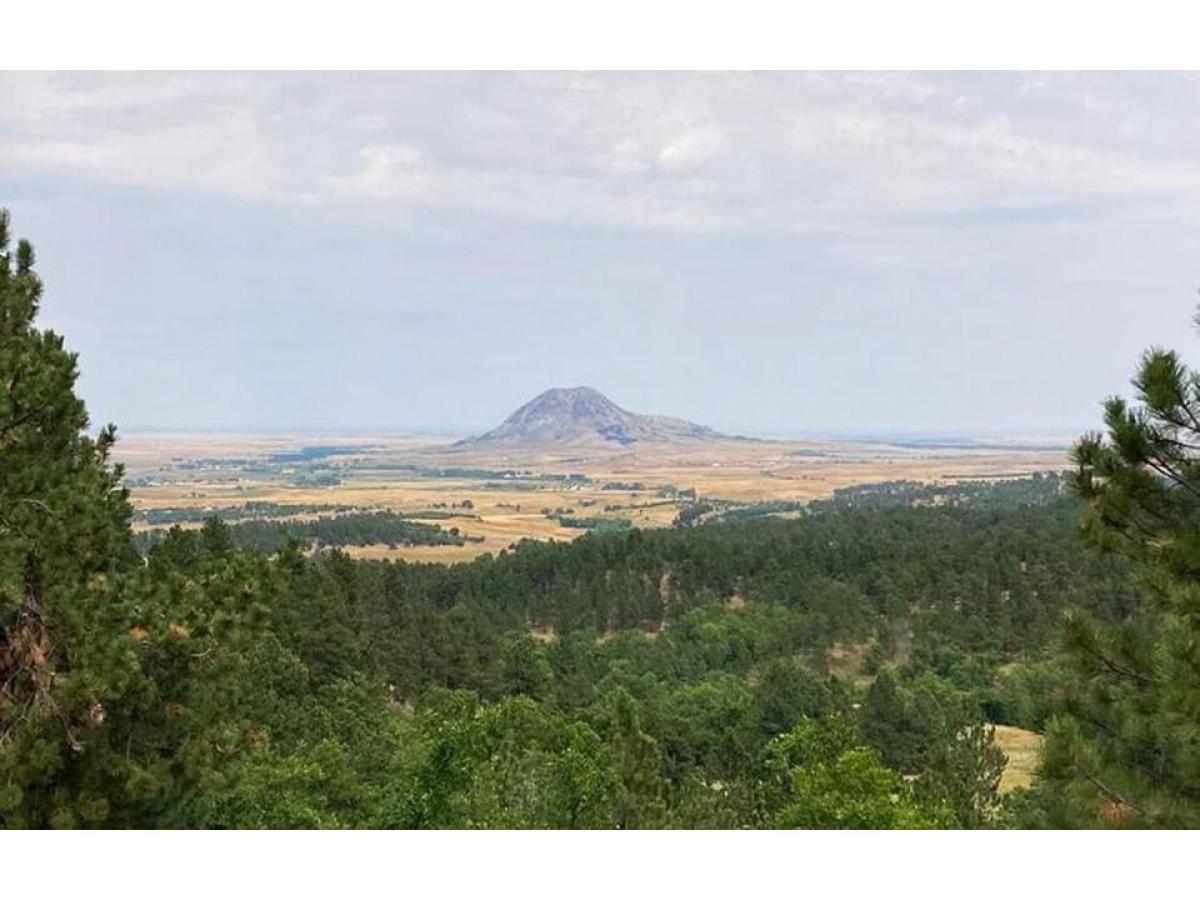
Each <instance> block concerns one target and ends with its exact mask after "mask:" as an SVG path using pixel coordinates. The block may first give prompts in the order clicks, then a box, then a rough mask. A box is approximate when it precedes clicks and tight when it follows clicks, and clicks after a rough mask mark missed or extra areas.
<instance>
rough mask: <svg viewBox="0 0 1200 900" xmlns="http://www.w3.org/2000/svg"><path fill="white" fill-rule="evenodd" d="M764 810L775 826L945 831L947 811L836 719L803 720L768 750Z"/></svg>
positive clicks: (950, 819)
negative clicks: (918, 791) (917, 791)
mask: <svg viewBox="0 0 1200 900" xmlns="http://www.w3.org/2000/svg"><path fill="white" fill-rule="evenodd" d="M764 768H765V771H766V772H767V773H768V776H767V784H768V785H769V788H768V789H767V791H768V793H767V808H768V812H769V815H770V816H771V821H772V823H773V825H774V827H776V828H856V829H864V828H871V829H877V828H946V827H950V826H951V825H952V823H953V817H952V816H951V814H950V812H949V811H948V810H947V809H945V808H943V807H941V806H938V805H936V804H931V803H927V802H923V801H922V800H921V799H920V798H919V797H918V796H917V795H916V794H915V793H914V791H913V789H912V787H911V786H910V785H909V783H908V782H907V781H905V779H904V778H903V777H902V776H901V775H900V774H899V773H897V772H895V771H893V770H891V769H888V768H887V767H886V766H885V765H884V764H883V763H882V761H880V759H879V757H878V756H877V755H876V753H875V752H874V751H873V750H871V749H870V748H868V747H864V746H861V745H859V744H858V743H857V741H856V738H855V733H854V726H853V724H852V723H851V722H850V721H849V720H847V719H845V718H844V717H841V716H830V717H828V718H825V719H810V720H806V721H804V722H801V723H800V724H799V725H797V726H796V727H795V728H794V729H792V730H791V731H789V732H788V733H787V734H784V735H781V736H780V737H778V738H776V739H775V740H774V741H772V742H771V744H770V745H769V746H768V748H767V756H766V761H765V766H764Z"/></svg>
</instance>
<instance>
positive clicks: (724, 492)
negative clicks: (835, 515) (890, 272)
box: [117, 434, 1066, 562]
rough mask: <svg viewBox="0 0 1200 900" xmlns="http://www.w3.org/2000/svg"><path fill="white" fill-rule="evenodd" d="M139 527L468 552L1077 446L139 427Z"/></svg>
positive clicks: (132, 451) (1012, 473)
mask: <svg viewBox="0 0 1200 900" xmlns="http://www.w3.org/2000/svg"><path fill="white" fill-rule="evenodd" d="M117 455H118V459H119V460H120V461H121V462H123V463H124V464H125V466H126V476H127V483H128V484H129V485H130V487H131V490H132V501H133V504H134V507H135V509H136V510H137V514H138V518H137V520H135V523H134V527H135V529H136V530H139V531H145V530H148V529H155V528H162V527H164V525H163V523H164V521H167V520H169V521H171V523H172V524H174V523H178V524H180V525H181V526H182V527H184V528H190V527H198V526H199V524H200V522H201V520H202V519H203V518H204V516H205V515H207V514H217V515H220V516H222V517H223V518H225V519H227V520H229V521H242V520H244V519H245V518H246V517H247V515H248V514H252V515H253V517H254V518H256V519H261V518H269V519H274V520H282V521H287V520H298V521H304V520H311V519H312V518H315V517H322V516H333V515H339V514H345V513H346V512H349V511H383V510H386V511H389V512H394V513H399V514H402V515H404V516H405V517H408V518H410V519H412V520H413V521H417V522H426V523H429V524H432V525H436V526H440V527H443V528H446V529H449V528H456V529H457V530H458V531H459V532H460V533H462V534H463V535H465V536H466V538H467V539H466V540H464V541H462V542H461V543H446V544H435V545H420V544H417V545H403V544H401V545H395V546H389V545H386V544H376V545H359V546H350V547H347V548H346V550H347V552H348V553H349V554H350V555H352V556H356V557H360V558H369V559H385V558H390V559H409V560H424V561H436V562H454V561H461V560H466V559H470V558H473V557H475V556H478V555H481V554H484V553H496V552H498V551H500V550H503V549H506V548H509V547H511V546H512V545H513V544H515V543H516V542H518V541H520V540H522V539H526V538H528V539H534V540H557V541H563V540H571V539H573V538H575V537H578V536H579V535H581V534H583V533H585V531H586V530H588V528H587V527H584V526H588V527H597V526H600V527H603V526H605V525H612V526H613V527H627V526H633V527H639V528H655V527H665V526H669V525H671V524H672V523H673V522H675V521H676V517H677V516H679V515H680V513H681V512H684V511H685V510H688V509H689V508H691V509H693V510H695V509H700V508H704V509H707V508H709V507H712V508H714V509H715V510H717V511H720V510H733V509H742V508H745V507H753V506H755V505H761V504H768V503H771V504H778V505H779V506H780V510H781V514H784V515H786V514H787V513H786V509H788V508H789V507H790V506H793V505H799V504H802V503H804V502H807V501H811V500H815V499H821V498H825V497H829V496H831V495H832V493H833V492H834V491H835V490H837V489H839V488H845V487H849V486H853V485H862V484H874V483H881V482H893V481H916V482H922V483H928V484H943V483H953V482H960V481H977V480H1003V479H1007V478H1013V477H1020V476H1025V475H1028V474H1030V473H1033V472H1039V471H1055V470H1061V469H1062V468H1064V467H1065V465H1066V459H1065V452H1064V451H1063V450H1060V449H1055V448H1053V447H1052V446H1047V447H1027V446H940V447H939V446H932V447H930V446H902V445H898V444H882V443H865V442H854V443H851V442H841V443H837V442H795V441H739V442H733V441H730V442H720V443H711V444H697V445H682V444H675V443H669V444H667V443H665V444H650V445H638V446H637V447H635V448H628V449H627V448H619V449H617V450H614V449H612V448H610V447H606V446H587V445H585V446H581V447H572V448H565V449H559V450H556V451H555V452H547V451H545V450H540V451H539V450H524V451H522V450H511V451H509V450H506V451H505V452H498V451H496V450H495V449H494V448H489V449H488V450H486V451H484V450H479V449H475V448H470V447H462V446H459V445H457V444H456V443H455V442H454V440H453V438H449V437H411V436H387V435H385V436H345V435H271V436H262V435H207V434H201V435H185V434H177V435H139V434H135V435H127V436H123V438H122V440H121V441H120V442H119V444H118V453H117Z"/></svg>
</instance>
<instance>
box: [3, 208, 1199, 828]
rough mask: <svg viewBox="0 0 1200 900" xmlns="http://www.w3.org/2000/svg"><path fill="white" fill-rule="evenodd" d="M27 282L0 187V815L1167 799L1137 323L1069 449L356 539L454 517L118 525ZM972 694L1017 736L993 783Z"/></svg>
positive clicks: (995, 819)
mask: <svg viewBox="0 0 1200 900" xmlns="http://www.w3.org/2000/svg"><path fill="white" fill-rule="evenodd" d="M41 292H42V283H41V280H40V279H39V277H38V275H37V273H36V268H35V261H34V254H33V249H32V247H31V246H30V245H29V244H28V243H27V242H24V241H20V242H16V243H15V244H13V242H12V241H10V239H9V235H8V217H7V215H6V214H5V215H0V381H2V382H3V383H4V384H5V386H6V390H5V391H4V392H3V394H0V824H3V825H4V826H7V827H11V828H42V827H55V828H72V827H104V828H555V829H558V828H564V829H565V828H620V829H635V828H738V829H741V828H860V829H861V828H870V829H876V828H939V829H940V828H1074V827H1112V828H1146V827H1195V826H1196V825H1197V824H1200V640H1198V634H1197V624H1198V621H1197V620H1198V617H1200V526H1198V525H1197V522H1200V518H1198V516H1197V513H1198V512H1200V467H1198V465H1197V462H1196V450H1197V448H1198V447H1200V378H1198V377H1197V376H1196V375H1195V374H1193V373H1191V372H1190V371H1188V370H1187V369H1186V368H1185V367H1184V366H1183V364H1182V363H1181V362H1180V360H1179V358H1178V356H1177V355H1175V354H1174V353H1172V352H1169V351H1163V350H1152V351H1150V352H1148V353H1147V354H1146V356H1145V358H1144V359H1143V361H1142V364H1141V366H1140V368H1139V370H1138V372H1137V374H1136V376H1135V379H1134V387H1135V390H1136V392H1137V398H1138V401H1137V405H1134V406H1131V405H1129V404H1128V403H1126V402H1125V401H1123V400H1121V399H1119V398H1112V399H1109V400H1108V401H1106V403H1105V407H1104V413H1105V424H1106V428H1107V433H1106V434H1104V435H1100V434H1090V435H1085V436H1084V437H1083V438H1081V439H1080V441H1079V442H1078V444H1077V445H1076V447H1075V449H1074V457H1075V464H1076V468H1075V470H1073V471H1071V472H1067V473H1046V474H1045V475H1041V476H1038V477H1035V478H1032V479H1021V480H1011V481H1003V482H995V483H968V484H963V485H958V486H945V485H938V486H934V485H920V484H911V483H890V484H884V485H869V486H862V487H859V488H853V489H848V490H845V491H840V492H838V493H837V494H835V496H833V497H832V498H830V499H829V500H825V501H820V502H815V503H811V504H808V505H807V506H804V507H802V508H794V507H788V508H787V509H774V508H771V509H763V510H760V511H759V512H760V513H761V514H758V515H752V514H750V513H744V512H743V513H739V514H737V515H726V516H724V518H723V520H722V519H721V518H720V517H718V518H716V519H713V518H711V517H709V518H706V517H705V513H707V512H710V511H711V509H709V510H698V511H696V512H695V513H694V514H689V515H687V516H681V521H679V522H678V523H677V525H676V527H673V528H663V529H649V530H642V529H637V528H628V529H624V528H622V529H613V530H608V529H594V530H592V531H590V532H588V533H586V534H584V535H583V536H581V537H579V538H578V539H576V540H574V541H572V542H569V543H552V542H534V541H524V542H522V543H520V544H519V545H517V546H516V547H515V548H514V549H513V550H512V551H506V552H500V553H498V554H497V555H495V556H494V557H493V556H484V557H481V558H479V559H477V560H475V561H472V562H468V563H458V564H454V565H440V564H431V563H406V562H386V561H355V560H352V559H350V558H349V557H348V556H347V555H345V554H344V553H342V552H340V551H339V550H338V549H337V546H336V545H337V544H339V543H341V544H345V543H353V542H355V541H357V540H363V541H368V540H369V541H372V542H373V541H380V540H383V541H387V540H396V541H404V540H435V539H437V540H441V539H461V537H459V536H457V535H455V534H454V533H453V532H450V531H446V532H442V531H440V529H438V528H437V527H436V526H431V525H420V524H419V523H413V522H410V521H408V520H404V519H402V518H401V517H398V516H394V517H389V516H388V515H387V514H347V515H346V516H338V517H335V518H329V519H323V520H319V522H317V523H312V522H309V523H303V522H301V523H294V524H293V523H289V524H288V525H286V526H285V525H282V524H281V523H271V522H266V521H261V520H256V519H253V518H251V519H248V520H247V521H244V522H239V523H235V524H229V523H226V522H223V521H222V520H220V519H217V518H210V519H208V520H207V521H206V522H205V523H204V525H203V527H201V528H199V529H191V530H187V529H184V528H182V527H179V524H178V523H175V524H172V526H171V527H170V528H169V529H165V530H163V531H162V533H161V534H158V535H156V537H155V539H153V540H145V539H141V540H138V539H135V537H134V533H133V531H132V530H131V527H130V526H131V521H132V518H133V512H132V509H131V507H130V504H129V497H128V488H127V486H126V485H125V484H124V483H123V472H122V470H121V467H120V466H119V465H116V464H114V463H113V462H112V459H111V454H112V449H113V446H114V443H115V441H116V440H117V437H116V431H115V429H114V428H112V427H111V426H109V427H105V428H102V429H100V430H99V431H91V430H90V428H91V423H90V422H89V420H88V417H87V413H86V410H85V407H84V404H83V402H82V400H81V399H80V398H79V396H78V395H77V393H76V390H75V383H76V379H77V376H78V360H77V358H76V356H75V355H74V354H72V353H71V352H69V351H68V349H67V348H66V345H65V343H64V340H63V338H62V337H61V336H59V335H57V334H55V333H53V332H51V331H47V330H42V329H40V328H39V327H38V326H37V322H36V320H37V313H38V308H39V303H40V298H41ZM700 505H701V504H700V503H697V506H696V507H692V508H691V509H698V507H699V506H700ZM778 513H786V514H787V517H786V518H783V517H780V516H779V515H778ZM163 524H168V523H167V522H164V523H163ZM413 528H418V529H421V530H420V532H419V533H418V532H413V531H412V530H411V529H413ZM381 535H382V536H381ZM314 543H315V544H317V545H319V546H316V547H314V546H313V545H314ZM847 659H853V660H854V661H855V662H854V664H853V665H847V663H846V660H847ZM997 725H1017V726H1020V727H1022V728H1026V729H1030V730H1032V731H1036V732H1038V733H1040V734H1043V735H1044V736H1045V744H1044V749H1043V751H1042V758H1041V760H1040V765H1039V767H1038V772H1037V774H1036V777H1035V779H1034V780H1033V783H1032V784H1031V785H1030V786H1028V787H1026V788H1023V789H1020V790H1017V791H1014V792H1011V793H1008V794H1004V795H1002V794H1001V793H1000V791H999V783H1000V777H1001V772H1002V770H1003V768H1004V765H1005V759H1004V755H1003V753H1002V752H1001V751H1000V749H999V748H998V747H997V746H996V742H995V735H994V727H995V726H997Z"/></svg>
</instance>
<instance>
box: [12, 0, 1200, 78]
mask: <svg viewBox="0 0 1200 900" xmlns="http://www.w3.org/2000/svg"><path fill="white" fill-rule="evenodd" d="M1193 9H1194V5H1190V4H1186V3H1183V2H1177V0H1176V2H1168V0H1139V2H1137V3H1130V2H1119V3H1118V2H1112V0H1004V2H1000V0H992V2H972V0H903V2H901V0H837V2H830V0H820V2H813V0H793V2H786V0H770V2H768V0H737V2H723V3H715V2H710V0H606V2H591V3H587V2H578V0H574V2H572V0H503V2H497V0H436V2H427V3H413V2H403V0H398V2H393V3H384V2H369V0H337V2H329V0H322V2H316V0H288V2H279V0H258V2H255V0H207V2H204V3H201V2H198V0H185V2H179V0H173V2H163V0H106V2H103V3H99V2H94V0H34V2H28V3H24V4H21V5H20V7H19V8H14V9H9V10H7V11H6V14H5V15H4V18H3V20H2V21H3V22H4V29H3V31H4V41H3V46H4V52H3V55H2V56H0V66H3V67H6V68H40V69H57V68H106V69H111V68H137V69H161V68H171V69H178V68H184V69H188V68H224V69H239V68H256V69H289V68H305V69H312V68H317V69H329V68H351V69H378V68H389V69H392V68H400V69H414V68H417V69H419V68H455V69H462V68H467V69H510V68H524V69H529V68H532V69H559V68H567V69H593V68H668V69H692V68H704V69H713V68H718V69H720V68H736V69H746V68H754V69H773V68H871V69H881V68H882V69H886V68H902V69H903V68H939V69H946V68H970V69H981V68H984V69H986V68H1054V69H1063V68H1160V69H1162V68H1190V67H1196V66H1197V65H1198V64H1200V41H1198V40H1197V34H1198V29H1196V28H1195V27H1193V26H1194V24H1195V20H1196V13H1195V12H1194V11H1193Z"/></svg>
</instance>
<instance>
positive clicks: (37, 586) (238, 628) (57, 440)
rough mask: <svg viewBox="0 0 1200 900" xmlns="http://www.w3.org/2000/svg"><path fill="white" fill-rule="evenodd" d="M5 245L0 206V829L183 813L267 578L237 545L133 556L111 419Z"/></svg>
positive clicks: (36, 288) (226, 746) (218, 744)
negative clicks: (144, 561) (179, 559)
mask: <svg viewBox="0 0 1200 900" xmlns="http://www.w3.org/2000/svg"><path fill="white" fill-rule="evenodd" d="M8 247H9V241H8V215H7V213H5V212H2V211H0V385H2V387H3V389H2V390H0V825H8V826H17V827H22V826H23V827H37V826H44V825H53V826H63V827H70V826H76V825H88V824H92V825H142V826H145V825H148V824H177V825H178V824H185V823H186V821H187V818H186V815H187V814H186V808H187V806H188V804H189V803H190V802H191V800H192V799H193V795H194V794H195V793H196V791H198V790H201V789H202V788H203V786H204V785H206V784H210V783H211V781H212V779H213V777H214V773H215V772H217V771H218V770H219V769H220V768H221V766H222V763H223V762H224V761H225V760H228V759H231V758H232V757H233V756H234V755H235V754H236V753H237V752H238V750H239V749H241V748H243V747H245V746H247V744H248V742H249V741H250V740H251V737H250V736H251V734H252V733H253V732H254V727H253V724H252V721H251V720H250V719H249V718H248V717H247V716H244V715H242V716H239V715H237V714H236V711H237V710H238V708H239V706H240V707H241V708H243V709H248V708H252V707H253V704H254V703H255V702H257V701H258V698H257V697H256V696H255V689H254V683H253V678H252V676H251V675H249V674H248V666H249V664H250V662H251V660H252V657H251V655H250V654H251V651H252V648H253V647H254V646H255V636H256V634H257V633H258V631H257V625H256V623H257V622H261V621H262V619H263V615H264V613H265V607H264V605H263V603H262V600H263V599H264V598H266V597H267V596H269V595H270V592H271V590H272V583H273V582H272V580H271V578H270V577H269V574H268V570H267V568H266V566H265V563H263V562H262V561H258V560H254V559H252V558H250V557H232V556H220V557H212V556H207V557H204V558H197V559H195V560H194V561H193V562H192V564H191V565H190V567H189V568H186V569H185V568H180V567H178V566H175V565H172V564H169V562H168V564H165V565H156V566H149V567H146V566H142V565H141V564H140V557H138V555H137V554H136V552H135V551H134V549H133V543H132V537H131V534H130V529H129V518H130V507H129V504H128V498H127V492H126V490H125V488H123V487H122V485H121V479H122V474H123V473H122V469H121V467H120V466H119V465H115V464H113V463H112V462H111V461H110V452H111V450H112V447H113V443H114V441H115V429H113V428H112V427H108V428H105V429H103V430H102V431H100V433H99V436H98V437H96V438H91V437H89V436H88V435H87V433H86V428H87V426H88V417H87V412H86V410H85V408H84V404H83V402H82V401H81V400H80V398H79V397H78V396H76V394H75V390H74V387H75V381H76V378H77V376H78V368H77V363H76V357H75V354H73V353H69V352H68V351H67V350H66V349H65V348H64V346H63V339H62V338H61V337H59V336H58V335H56V334H54V333H53V332H51V331H43V330H40V329H38V328H37V327H36V325H35V320H36V317H37V313H38V304H39V300H40V297H41V292H42V285H41V281H40V280H39V278H38V276H37V274H36V273H35V272H34V270H33V250H32V249H31V248H30V246H29V244H28V243H27V242H25V241H21V242H20V243H19V244H18V245H17V247H16V250H15V252H10V251H9V249H8Z"/></svg>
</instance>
